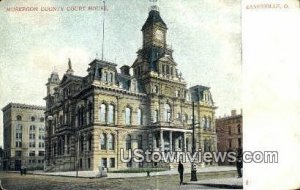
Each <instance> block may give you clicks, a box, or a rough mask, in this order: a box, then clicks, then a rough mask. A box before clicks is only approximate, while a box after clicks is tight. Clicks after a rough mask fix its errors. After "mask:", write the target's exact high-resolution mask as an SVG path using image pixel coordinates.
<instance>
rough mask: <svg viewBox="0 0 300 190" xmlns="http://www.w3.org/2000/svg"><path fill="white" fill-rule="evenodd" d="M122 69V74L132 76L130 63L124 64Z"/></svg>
mask: <svg viewBox="0 0 300 190" xmlns="http://www.w3.org/2000/svg"><path fill="white" fill-rule="evenodd" d="M120 70H121V74H123V75H127V76H130V67H129V66H128V65H123V66H122V67H121V68H120Z"/></svg>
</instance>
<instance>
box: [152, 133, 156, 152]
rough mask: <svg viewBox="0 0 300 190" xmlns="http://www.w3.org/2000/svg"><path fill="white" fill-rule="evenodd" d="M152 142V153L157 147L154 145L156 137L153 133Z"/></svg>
mask: <svg viewBox="0 0 300 190" xmlns="http://www.w3.org/2000/svg"><path fill="white" fill-rule="evenodd" d="M152 141H153V146H152V151H154V150H155V148H156V147H157V144H156V136H155V133H154V132H153V133H152Z"/></svg>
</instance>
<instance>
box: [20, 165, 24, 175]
mask: <svg viewBox="0 0 300 190" xmlns="http://www.w3.org/2000/svg"><path fill="white" fill-rule="evenodd" d="M23 170H24V169H23V166H22V167H21V168H20V174H21V175H23Z"/></svg>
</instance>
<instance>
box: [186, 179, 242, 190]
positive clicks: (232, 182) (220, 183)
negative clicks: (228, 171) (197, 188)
mask: <svg viewBox="0 0 300 190" xmlns="http://www.w3.org/2000/svg"><path fill="white" fill-rule="evenodd" d="M185 184H187V185H196V184H197V185H204V186H208V187H215V188H222V189H224V188H227V189H243V178H234V177H231V178H220V179H206V180H205V179H204V180H199V181H190V182H187V183H185Z"/></svg>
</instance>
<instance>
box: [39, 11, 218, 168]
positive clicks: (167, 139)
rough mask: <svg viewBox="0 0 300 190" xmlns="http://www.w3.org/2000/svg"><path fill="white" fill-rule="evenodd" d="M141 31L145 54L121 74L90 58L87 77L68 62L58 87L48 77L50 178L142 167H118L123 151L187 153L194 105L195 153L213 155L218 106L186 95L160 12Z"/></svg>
mask: <svg viewBox="0 0 300 190" xmlns="http://www.w3.org/2000/svg"><path fill="white" fill-rule="evenodd" d="M142 32H143V47H142V48H141V49H139V50H138V51H137V54H138V55H137V58H136V60H135V61H134V63H133V64H132V66H131V67H130V66H127V65H124V66H122V67H121V68H120V69H121V72H120V73H118V72H117V65H116V64H114V63H111V62H107V61H103V60H98V59H95V60H94V61H92V62H91V63H89V65H87V66H89V67H88V69H87V71H88V74H87V75H86V76H84V77H81V76H75V75H74V71H73V69H72V66H71V60H69V69H68V70H67V71H66V73H65V74H64V75H63V77H62V79H61V80H60V79H59V76H58V73H56V72H53V73H52V74H51V76H50V78H49V79H48V83H47V84H46V86H47V96H46V97H45V100H46V112H45V114H46V115H45V116H46V120H47V122H46V131H47V135H46V161H47V167H48V168H47V170H48V171H50V170H52V171H54V170H75V169H76V168H77V166H78V167H79V169H80V170H98V167H99V166H103V167H106V168H110V169H122V168H127V167H143V166H145V164H146V163H140V164H138V163H133V162H129V163H123V162H121V160H120V149H121V148H123V149H125V151H128V149H135V148H141V149H144V150H146V149H148V150H151V151H190V150H191V143H192V138H191V134H192V130H191V127H192V126H191V123H192V101H194V102H195V106H194V107H195V122H196V123H199V122H200V123H201V125H198V126H197V127H196V130H195V137H196V149H202V150H206V151H214V150H216V148H217V147H216V131H215V122H214V121H215V120H214V117H215V115H214V114H215V109H216V107H215V105H214V102H213V99H212V96H211V93H210V90H209V87H205V86H201V85H197V86H194V87H191V88H187V83H186V82H185V81H184V79H183V77H182V75H181V74H180V72H179V71H178V69H177V63H176V62H175V61H174V59H173V50H172V49H171V48H170V47H169V46H167V44H166V34H167V26H166V24H165V23H164V21H163V20H162V18H161V17H160V13H159V12H158V11H157V10H151V11H150V12H149V16H148V18H147V20H146V22H145V24H144V25H143V27H142ZM124 48H126V47H124ZM131 68H132V70H133V75H131V74H130V69H131ZM126 155H127V153H126ZM76 163H77V164H78V165H77V166H76ZM147 164H148V163H147ZM151 164H154V165H155V163H151ZM158 164H163V163H158Z"/></svg>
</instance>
